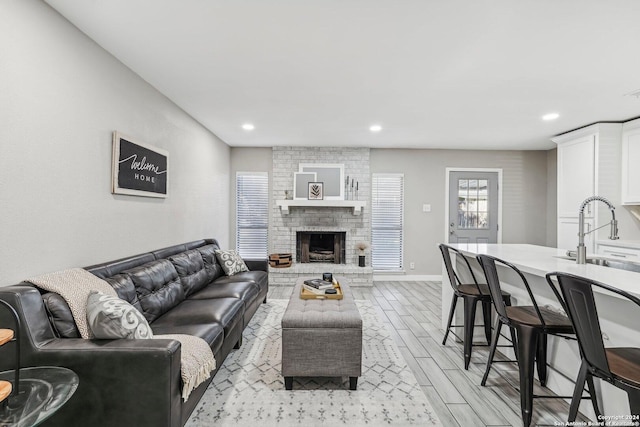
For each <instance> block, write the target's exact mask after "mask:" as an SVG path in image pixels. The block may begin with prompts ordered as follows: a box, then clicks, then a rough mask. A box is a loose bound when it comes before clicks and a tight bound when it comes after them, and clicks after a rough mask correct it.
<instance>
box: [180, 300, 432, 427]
mask: <svg viewBox="0 0 640 427" xmlns="http://www.w3.org/2000/svg"><path fill="white" fill-rule="evenodd" d="M287 303H288V301H287V300H270V301H269V302H268V303H267V304H263V305H262V306H261V307H260V308H259V309H258V311H257V312H256V314H255V315H254V317H253V319H252V320H251V323H250V324H249V325H248V326H247V328H246V329H245V331H244V343H243V344H242V347H241V348H240V349H239V350H235V351H233V352H232V353H231V354H230V355H229V356H228V357H227V359H226V360H225V361H224V364H223V365H222V367H221V368H220V370H219V371H218V373H217V374H216V376H215V377H214V379H213V382H212V383H211V384H210V385H209V388H208V389H207V391H206V392H205V394H204V396H203V397H202V399H201V400H200V402H199V404H198V406H197V407H196V409H195V410H194V411H193V413H192V415H191V417H190V419H189V420H188V422H187V424H186V426H187V427H205V426H252V427H263V426H337V425H350V426H389V425H393V426H408V425H420V426H427V425H429V426H431V425H442V424H441V423H440V420H439V419H438V417H437V415H436V413H435V411H434V410H433V408H432V406H431V404H430V403H429V401H428V400H427V398H426V396H425V395H424V393H423V392H422V390H421V389H420V386H419V385H418V382H417V380H416V378H415V376H414V375H413V373H412V372H411V369H410V368H409V367H408V366H407V363H406V362H405V360H404V359H403V357H402V356H401V354H400V351H399V350H398V347H397V346H396V344H395V343H394V342H393V339H392V338H391V336H390V335H389V332H388V331H387V330H386V328H385V327H384V325H383V324H382V323H381V322H380V321H379V320H378V317H377V315H376V312H375V309H374V308H373V306H372V305H371V303H370V302H369V301H365V300H358V301H357V305H358V309H359V310H360V314H361V316H362V320H363V359H362V376H361V377H360V378H359V380H358V389H357V390H355V391H351V390H349V380H348V378H346V377H345V378H296V379H294V382H293V390H291V391H288V390H285V388H284V379H283V378H282V375H281V374H280V364H281V359H282V353H281V351H282V344H281V329H280V321H281V319H282V315H283V313H284V310H285V308H286V306H287Z"/></svg>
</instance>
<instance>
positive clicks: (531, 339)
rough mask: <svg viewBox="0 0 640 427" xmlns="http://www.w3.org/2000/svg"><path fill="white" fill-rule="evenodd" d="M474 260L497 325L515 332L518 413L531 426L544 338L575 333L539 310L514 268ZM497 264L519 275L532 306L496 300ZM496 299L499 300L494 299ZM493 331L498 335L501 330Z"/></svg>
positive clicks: (542, 372) (542, 371)
mask: <svg viewBox="0 0 640 427" xmlns="http://www.w3.org/2000/svg"><path fill="white" fill-rule="evenodd" d="M477 258H478V261H479V262H480V265H481V266H482V269H483V270H484V273H485V276H486V279H487V283H488V285H489V290H490V291H491V295H492V296H494V298H493V303H494V307H495V309H496V312H497V313H498V319H499V322H500V323H501V324H505V325H507V326H508V327H509V328H510V329H511V330H515V334H516V337H515V343H514V347H515V349H516V357H517V362H518V370H519V374H520V409H521V412H522V421H523V424H524V426H525V427H527V426H529V425H530V424H531V417H532V409H533V398H534V397H535V396H534V394H533V383H534V375H533V374H534V364H535V365H536V367H537V370H538V379H539V380H540V384H541V385H542V386H545V385H546V381H547V336H548V335H557V336H561V337H563V338H571V337H568V336H567V335H569V334H573V333H574V332H573V326H572V324H571V321H570V320H569V318H568V317H567V316H564V315H563V314H561V313H557V312H555V311H551V310H549V309H547V308H545V307H539V306H538V304H537V303H536V300H535V298H534V296H533V293H532V292H531V287H530V286H529V282H528V281H527V279H526V278H525V277H524V275H523V274H522V272H521V271H520V270H519V269H518V268H517V267H516V266H514V265H513V264H511V263H509V262H507V261H504V260H501V259H499V258H496V257H492V256H489V255H478V256H477ZM496 263H498V264H501V265H503V266H505V267H508V268H510V269H511V270H513V271H514V272H515V273H516V274H517V275H518V277H519V278H520V279H521V281H522V285H523V286H524V288H525V289H526V291H527V293H528V295H529V299H530V300H531V303H532V305H526V306H525V305H520V306H507V305H505V304H503V303H502V299H501V298H499V297H500V295H501V292H502V290H501V288H500V279H499V278H498V270H497V267H496ZM514 285H515V284H514ZM495 297H498V299H495ZM496 329H497V331H498V330H499V329H500V327H497V328H496ZM497 331H496V332H497ZM497 336H498V334H497V333H496V334H495V335H494V339H493V341H492V343H491V350H490V352H489V358H488V360H487V368H486V370H485V373H484V377H483V378H482V383H481V384H482V385H483V386H484V385H485V384H486V381H487V377H488V375H489V371H490V370H491V364H492V362H493V356H494V354H495V347H496V344H497V342H498V339H497ZM573 339H575V338H573ZM589 389H590V390H593V383H592V382H589ZM580 390H582V388H581V389H580ZM580 394H581V393H580ZM590 395H591V398H592V400H594V399H595V396H594V394H593V393H590ZM558 397H562V396H558ZM596 411H597V409H596Z"/></svg>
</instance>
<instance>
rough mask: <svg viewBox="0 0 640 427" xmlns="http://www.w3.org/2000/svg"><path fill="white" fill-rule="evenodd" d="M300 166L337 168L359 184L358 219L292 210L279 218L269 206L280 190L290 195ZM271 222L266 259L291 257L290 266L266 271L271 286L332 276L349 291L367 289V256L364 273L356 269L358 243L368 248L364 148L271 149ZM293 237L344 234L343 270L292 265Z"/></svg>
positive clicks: (346, 212) (344, 213)
mask: <svg viewBox="0 0 640 427" xmlns="http://www.w3.org/2000/svg"><path fill="white" fill-rule="evenodd" d="M300 163H341V164H344V174H345V176H348V177H349V178H350V179H351V178H354V179H355V180H356V181H357V182H358V183H359V189H358V200H363V201H366V202H367V205H366V207H365V208H364V209H363V210H362V213H361V214H360V215H357V216H356V215H353V209H347V208H328V207H323V208H319V207H318V208H295V207H292V208H291V209H290V210H289V214H288V215H284V214H282V213H281V212H280V208H279V207H278V206H276V204H275V200H278V199H284V192H285V190H291V192H293V176H294V172H297V171H298V165H299V164H300ZM272 177H273V178H272V179H273V182H272V202H271V209H272V216H271V222H270V224H269V237H270V247H271V249H270V253H291V254H293V255H294V266H293V267H291V268H288V269H287V268H282V269H270V273H269V282H270V284H273V285H276V286H277V285H285V284H286V285H291V284H293V283H295V280H296V278H297V277H298V276H301V275H306V276H315V275H317V274H321V273H322V272H333V271H338V270H339V272H340V274H341V275H343V276H345V277H347V278H348V279H349V280H350V282H351V284H352V285H356V286H357V285H369V286H370V285H372V284H373V269H372V268H371V267H370V263H371V256H370V251H369V250H367V252H366V258H367V262H366V265H367V267H364V268H363V267H358V255H359V254H358V250H357V249H356V247H355V245H356V243H358V242H367V243H368V244H369V247H370V246H371V173H370V169H369V149H368V148H343V147H274V148H273V174H272ZM297 231H344V232H346V242H345V243H346V248H345V253H346V265H345V266H338V265H334V264H316V263H314V264H313V267H311V266H308V265H295V253H296V232H297Z"/></svg>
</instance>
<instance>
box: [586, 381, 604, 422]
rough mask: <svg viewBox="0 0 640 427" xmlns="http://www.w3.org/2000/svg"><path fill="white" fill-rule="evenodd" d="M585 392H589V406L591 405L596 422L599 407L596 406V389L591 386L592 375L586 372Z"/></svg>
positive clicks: (598, 417) (598, 415)
mask: <svg viewBox="0 0 640 427" xmlns="http://www.w3.org/2000/svg"><path fill="white" fill-rule="evenodd" d="M587 390H588V391H589V396H590V397H591V404H592V405H593V412H595V414H596V420H599V419H600V415H602V413H601V412H600V407H599V406H598V395H597V394H596V387H595V385H594V384H593V375H591V374H589V373H588V371H587Z"/></svg>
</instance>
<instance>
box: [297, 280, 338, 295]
mask: <svg viewBox="0 0 640 427" xmlns="http://www.w3.org/2000/svg"><path fill="white" fill-rule="evenodd" d="M302 287H303V288H304V289H306V290H307V291H309V292H311V293H314V294H316V295H325V294H327V292H326V290H327V289H330V290H331V291H329V292H328V294H335V293H336V292H335V291H334V290H333V288H334V286H333V282H327V281H326V280H322V279H309V280H305V281H304V283H303V284H302Z"/></svg>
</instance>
